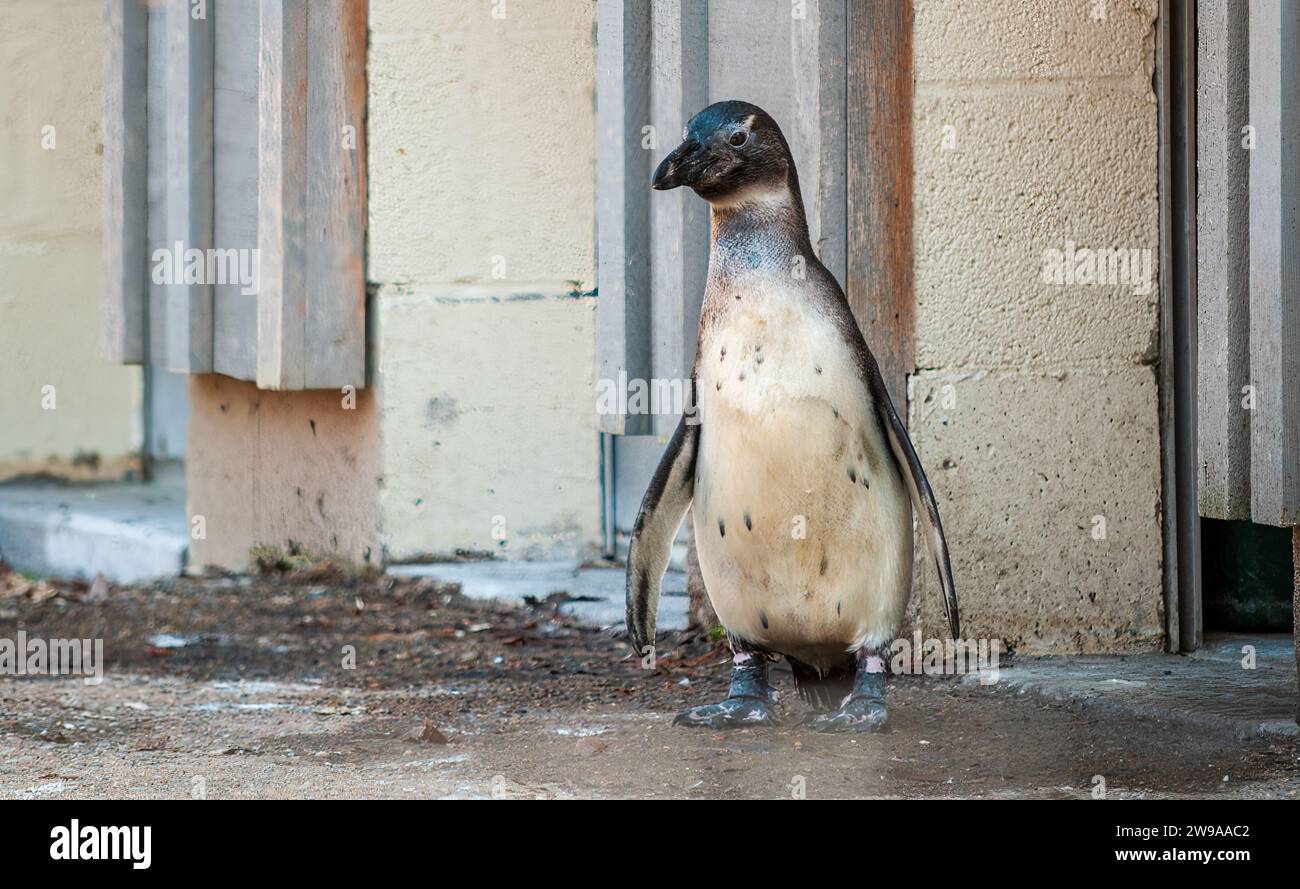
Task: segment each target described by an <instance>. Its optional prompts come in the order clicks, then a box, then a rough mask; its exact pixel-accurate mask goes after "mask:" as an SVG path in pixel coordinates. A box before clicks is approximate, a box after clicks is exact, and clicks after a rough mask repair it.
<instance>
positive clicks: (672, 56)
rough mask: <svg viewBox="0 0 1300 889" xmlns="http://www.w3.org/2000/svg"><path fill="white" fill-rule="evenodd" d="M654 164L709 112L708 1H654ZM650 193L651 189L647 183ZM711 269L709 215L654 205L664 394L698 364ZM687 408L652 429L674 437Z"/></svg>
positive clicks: (667, 198)
mask: <svg viewBox="0 0 1300 889" xmlns="http://www.w3.org/2000/svg"><path fill="white" fill-rule="evenodd" d="M651 33H652V35H653V36H652V39H651V50H650V51H651V57H652V62H651V72H652V76H651V84H650V119H651V120H652V121H653V122H654V134H655V138H654V147H653V148H652V149H651V155H652V156H651V163H655V162H657V161H658V160H659V158H661V157H663V156H664V155H665V154H667V153H668V152H669V151H671V150H672V149H673V148H674V147H675V146H676V145H677V143H678V142H679V141H680V140H681V135H682V131H683V129H684V128H685V126H686V123H687V121H689V120H690V119H691V116H692V115H694V114H695V112H697V111H699V110H700V109H701V108H703V107H704V106H705V105H707V104H708V70H709V69H708V52H709V46H708V8H707V5H706V3H704V2H703V0H655V2H654V5H653V11H652V14H651ZM642 187H643V188H647V189H648V188H649V187H650V183H649V180H648V179H647V180H646V181H645V182H643V183H642ZM708 269H709V207H708V204H707V203H705V202H704V201H703V200H701V199H700V198H699V196H697V195H696V194H695V193H694V192H692V191H690V189H686V188H678V189H674V190H672V191H668V192H661V193H656V194H654V195H652V196H651V200H650V292H651V299H650V305H651V308H650V319H651V330H650V363H651V368H652V376H653V378H654V379H655V381H656V382H657V383H658V384H659V386H658V390H659V391H660V392H664V393H668V394H672V393H676V392H682V393H685V392H687V391H689V390H688V385H687V384H686V383H685V382H683V381H687V380H689V379H690V375H691V368H692V367H693V365H694V363H695V346H696V340H697V339H698V335H699V327H700V304H701V302H702V301H703V297H704V283H705V279H706V277H707V275H708ZM685 407H686V405H685V404H679V405H672V404H660V405H659V410H658V412H657V413H656V414H655V415H654V419H653V423H652V428H653V430H654V432H655V433H656V434H657V435H660V436H669V435H672V433H673V430H674V429H676V428H677V423H678V420H679V416H677V415H674V414H673V413H671V411H672V410H673V409H676V408H685Z"/></svg>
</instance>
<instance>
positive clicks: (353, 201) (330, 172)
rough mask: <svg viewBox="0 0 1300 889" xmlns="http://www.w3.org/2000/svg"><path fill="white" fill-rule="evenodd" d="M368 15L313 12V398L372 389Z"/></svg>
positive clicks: (325, 3) (316, 8)
mask: <svg viewBox="0 0 1300 889" xmlns="http://www.w3.org/2000/svg"><path fill="white" fill-rule="evenodd" d="M367 6H368V4H367V2H366V0H315V2H312V3H310V4H309V6H308V11H307V47H308V56H307V203H306V209H307V220H308V224H307V228H306V250H307V278H306V285H307V315H306V319H305V320H306V333H305V339H306V342H307V344H308V346H309V347H308V348H307V350H306V354H305V360H306V370H305V383H304V385H305V386H306V388H308V389H319V388H327V387H328V388H338V387H340V386H345V385H353V386H358V387H360V386H363V385H364V384H365V367H366V365H365V314H366V276H365V207H366V180H365V169H366V167H365V157H366V145H365V119H364V118H365V110H366V67H365V56H366V17H367Z"/></svg>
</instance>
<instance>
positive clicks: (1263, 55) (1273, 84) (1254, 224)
mask: <svg viewBox="0 0 1300 889" xmlns="http://www.w3.org/2000/svg"><path fill="white" fill-rule="evenodd" d="M1249 34H1250V53H1249V57H1250V62H1249V64H1250V123H1251V125H1252V126H1253V127H1255V130H1256V134H1257V138H1258V143H1257V145H1256V147H1255V149H1254V150H1253V151H1251V152H1250V376H1251V383H1252V385H1253V386H1254V387H1255V396H1256V404H1255V409H1254V410H1253V411H1252V412H1251V417H1250V436H1251V448H1250V454H1251V478H1250V487H1251V491H1250V493H1251V517H1252V518H1253V520H1254V521H1256V522H1260V523H1262V524H1268V525H1296V524H1300V163H1297V158H1300V3H1282V2H1257V3H1250V4H1249Z"/></svg>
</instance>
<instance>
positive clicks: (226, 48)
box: [209, 0, 259, 380]
mask: <svg viewBox="0 0 1300 889" xmlns="http://www.w3.org/2000/svg"><path fill="white" fill-rule="evenodd" d="M209 15H210V16H211V17H212V19H213V28H214V37H213V44H214V47H213V56H214V69H215V73H214V75H213V112H212V115H213V126H212V129H213V138H214V143H215V144H214V147H213V151H214V155H213V170H214V172H213V179H214V188H213V223H212V243H213V247H214V248H216V249H219V250H238V251H241V253H242V252H243V251H252V250H253V249H255V248H256V247H257V175H258V174H257V137H258V130H257V115H258V102H257V91H258V56H259V53H258V0H220V2H219V3H216V4H213V5H212V6H211V11H210V13H209ZM245 255H246V254H245ZM244 289H245V288H244V287H242V286H241V284H240V282H238V281H228V282H226V283H214V284H213V296H212V326H213V345H212V349H213V356H212V366H213V369H214V370H215V371H216V372H217V373H222V374H226V375H227V376H231V377H235V378H237V379H241V380H255V379H256V378H257V294H256V293H244Z"/></svg>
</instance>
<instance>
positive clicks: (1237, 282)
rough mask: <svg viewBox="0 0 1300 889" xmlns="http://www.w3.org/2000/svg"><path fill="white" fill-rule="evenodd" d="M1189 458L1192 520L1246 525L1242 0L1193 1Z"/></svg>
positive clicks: (1247, 212) (1247, 437)
mask: <svg viewBox="0 0 1300 889" xmlns="http://www.w3.org/2000/svg"><path fill="white" fill-rule="evenodd" d="M1196 16H1197V28H1196V39H1197V58H1196V71H1197V74H1196V79H1197V88H1196V89H1197V101H1196V130H1197V142H1196V145H1197V167H1198V171H1199V172H1198V188H1197V190H1198V193H1199V197H1198V199H1197V204H1196V215H1197V223H1196V239H1197V250H1196V255H1197V271H1196V280H1197V316H1198V317H1197V343H1198V352H1197V442H1198V446H1199V458H1198V460H1197V473H1198V485H1197V491H1198V500H1199V504H1198V505H1199V510H1200V514H1201V515H1203V516H1208V517H1210V518H1216V519H1249V518H1250V411H1249V410H1247V409H1246V408H1245V407H1244V406H1243V404H1242V398H1243V393H1242V389H1243V387H1245V386H1246V385H1247V384H1249V383H1250V313H1249V311H1248V309H1249V305H1250V296H1249V286H1250V261H1249V258H1250V201H1249V191H1248V184H1249V172H1250V171H1249V169H1248V163H1249V158H1250V152H1249V151H1248V150H1246V149H1245V148H1243V146H1242V133H1241V130H1242V127H1244V126H1246V125H1247V124H1248V123H1249V122H1250V121H1249V120H1248V119H1247V115H1248V114H1249V110H1250V109H1249V105H1248V101H1249V100H1248V90H1247V87H1248V81H1249V73H1250V72H1249V67H1248V64H1247V51H1246V50H1247V45H1246V40H1247V22H1248V18H1249V17H1248V10H1247V3H1246V0H1198V3H1197V13H1196Z"/></svg>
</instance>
